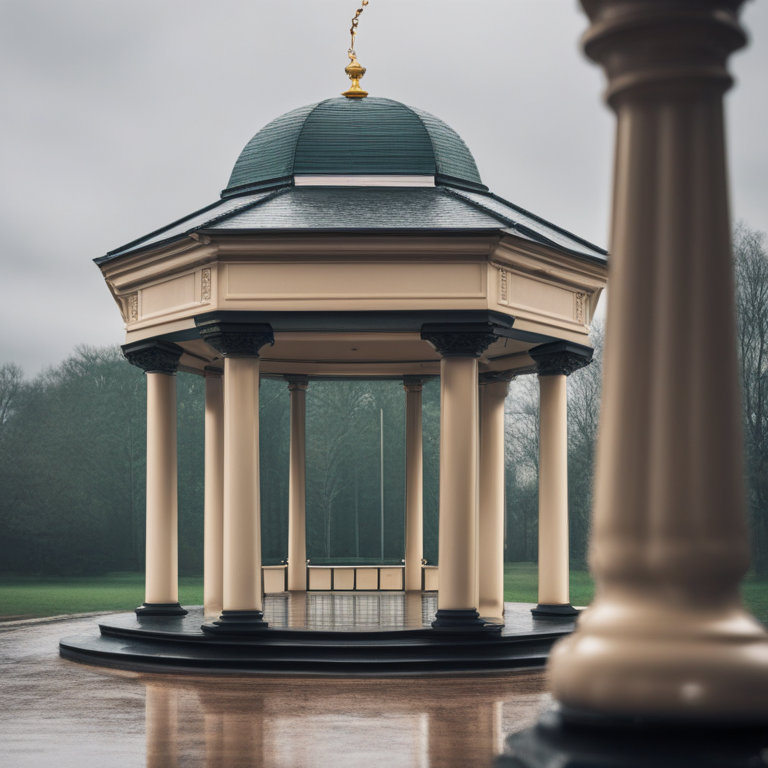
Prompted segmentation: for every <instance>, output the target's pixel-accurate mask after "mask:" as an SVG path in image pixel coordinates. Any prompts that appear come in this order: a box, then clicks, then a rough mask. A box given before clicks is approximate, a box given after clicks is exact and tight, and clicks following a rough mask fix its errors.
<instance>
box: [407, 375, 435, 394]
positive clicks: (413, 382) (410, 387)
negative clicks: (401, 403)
mask: <svg viewBox="0 0 768 768" xmlns="http://www.w3.org/2000/svg"><path fill="white" fill-rule="evenodd" d="M428 380H429V376H403V389H404V390H405V391H406V392H421V390H422V389H423V388H424V382H425V381H428Z"/></svg>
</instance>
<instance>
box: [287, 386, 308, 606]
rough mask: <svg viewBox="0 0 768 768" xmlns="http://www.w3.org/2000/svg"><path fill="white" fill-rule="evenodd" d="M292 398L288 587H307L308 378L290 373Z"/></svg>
mask: <svg viewBox="0 0 768 768" xmlns="http://www.w3.org/2000/svg"><path fill="white" fill-rule="evenodd" d="M286 378H287V379H288V391H289V392H290V398H291V449H290V450H291V456H290V468H289V473H290V474H289V481H288V590H289V591H290V592H304V591H306V589H307V513H306V499H307V488H306V467H307V459H306V454H307V448H306V443H307V427H306V420H307V417H306V414H307V386H308V385H309V380H308V379H307V378H306V377H294V376H288V377H286Z"/></svg>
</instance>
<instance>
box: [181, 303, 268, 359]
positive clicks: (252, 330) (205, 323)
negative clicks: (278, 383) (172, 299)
mask: <svg viewBox="0 0 768 768" xmlns="http://www.w3.org/2000/svg"><path fill="white" fill-rule="evenodd" d="M195 323H196V325H197V330H198V331H199V332H200V336H201V338H202V339H203V341H205V342H207V343H208V344H210V345H211V346H212V347H213V348H214V349H215V350H216V351H217V352H220V353H221V354H222V355H223V356H224V357H258V356H259V350H260V349H261V348H262V347H263V346H264V345H266V344H274V343H275V334H274V333H273V332H272V326H271V325H269V323H249V322H244V321H242V320H239V319H233V318H228V317H226V315H225V314H222V315H220V316H217V315H204V316H200V317H196V318H195Z"/></svg>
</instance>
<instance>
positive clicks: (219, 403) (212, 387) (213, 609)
mask: <svg viewBox="0 0 768 768" xmlns="http://www.w3.org/2000/svg"><path fill="white" fill-rule="evenodd" d="M204 514H205V522H204V553H203V557H204V566H203V567H204V570H203V573H204V576H203V605H204V608H205V615H206V616H213V615H218V614H220V613H221V611H222V609H223V608H224V381H223V378H222V371H221V370H216V369H209V370H207V371H206V374H205V510H204Z"/></svg>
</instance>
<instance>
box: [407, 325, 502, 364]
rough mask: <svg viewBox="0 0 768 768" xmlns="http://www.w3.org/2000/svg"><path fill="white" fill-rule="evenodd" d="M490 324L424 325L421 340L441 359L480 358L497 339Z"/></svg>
mask: <svg viewBox="0 0 768 768" xmlns="http://www.w3.org/2000/svg"><path fill="white" fill-rule="evenodd" d="M499 335H500V334H498V333H497V332H496V327H495V326H493V325H491V324H490V323H425V324H424V325H422V326H421V338H422V339H423V340H424V341H426V342H428V343H429V344H430V345H431V346H432V347H434V348H435V350H437V351H438V352H439V353H440V355H442V356H443V357H480V355H482V354H483V352H485V350H486V349H488V347H490V346H491V344H493V342H494V341H496V339H498V338H499Z"/></svg>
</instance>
